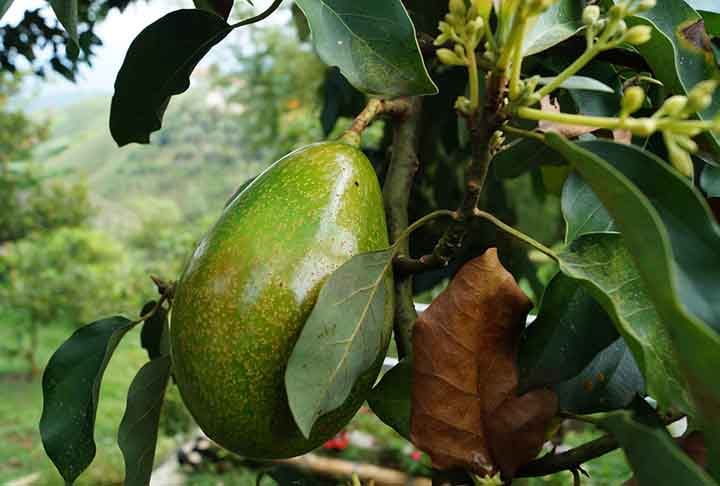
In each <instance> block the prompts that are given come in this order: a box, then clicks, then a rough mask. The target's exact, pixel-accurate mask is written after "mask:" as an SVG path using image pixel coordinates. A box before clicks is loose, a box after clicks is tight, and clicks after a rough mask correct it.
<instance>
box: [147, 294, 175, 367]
mask: <svg viewBox="0 0 720 486" xmlns="http://www.w3.org/2000/svg"><path fill="white" fill-rule="evenodd" d="M156 305H157V303H156V302H155V301H151V302H148V303H147V304H145V305H144V306H143V309H142V312H141V314H140V315H143V316H144V315H146V314H147V313H149V312H150V311H152V310H153V309H154V308H155V306H156ZM140 345H141V346H142V347H143V348H144V349H145V350H147V352H148V357H149V358H150V359H155V358H159V357H160V356H167V355H168V354H170V337H169V333H168V312H167V309H165V308H164V307H159V308H158V309H157V311H155V313H154V314H153V315H152V316H151V317H150V318H149V319H147V320H146V321H145V323H144V324H143V327H142V331H141V332H140Z"/></svg>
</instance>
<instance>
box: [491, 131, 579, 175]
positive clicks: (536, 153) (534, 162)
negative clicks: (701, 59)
mask: <svg viewBox="0 0 720 486" xmlns="http://www.w3.org/2000/svg"><path fill="white" fill-rule="evenodd" d="M543 165H567V164H566V163H565V161H564V160H563V159H562V157H561V156H560V155H558V154H557V153H556V152H555V151H554V150H552V149H551V148H550V147H548V146H547V145H545V144H544V143H542V142H539V141H537V140H534V139H531V138H520V139H517V140H514V141H513V142H511V143H510V144H508V145H507V146H505V147H504V148H503V149H502V150H501V151H500V152H498V153H497V154H496V155H495V157H494V158H493V161H492V167H493V170H494V171H495V175H497V176H498V177H500V178H501V179H514V178H515V177H519V176H521V175H523V174H524V173H525V172H527V171H529V170H531V169H533V168H535V167H540V166H543Z"/></svg>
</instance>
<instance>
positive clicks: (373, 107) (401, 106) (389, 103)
mask: <svg viewBox="0 0 720 486" xmlns="http://www.w3.org/2000/svg"><path fill="white" fill-rule="evenodd" d="M409 111H410V100H409V99H408V98H398V99H395V100H383V99H379V98H373V99H371V100H370V101H368V104H367V105H366V106H365V108H364V109H363V111H361V112H360V114H359V115H358V116H356V117H355V119H354V120H353V122H352V125H351V126H350V128H348V129H347V130H346V131H345V133H344V134H343V135H342V137H341V139H342V140H344V141H345V142H346V143H349V144H351V145H355V146H358V145H360V136H361V135H362V133H363V132H364V131H365V129H366V128H367V127H368V126H369V125H370V124H371V123H372V122H373V121H374V120H375V119H377V118H378V117H379V116H381V115H393V116H397V117H401V116H405V115H406V114H407V113H408V112H409Z"/></svg>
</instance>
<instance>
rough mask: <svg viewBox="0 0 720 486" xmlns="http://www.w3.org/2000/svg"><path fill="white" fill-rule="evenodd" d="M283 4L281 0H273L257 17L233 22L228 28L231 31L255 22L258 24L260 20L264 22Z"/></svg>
mask: <svg viewBox="0 0 720 486" xmlns="http://www.w3.org/2000/svg"><path fill="white" fill-rule="evenodd" d="M282 2H283V0H275V1H274V2H273V3H272V4H271V5H270V6H269V7H268V8H266V9H265V10H264V11H262V12H260V13H259V14H258V15H255V16H254V17H250V18H248V19H245V20H241V21H239V22H235V23H234V24H232V25H231V26H230V28H231V29H237V28H238V27H243V26H245V25H250V24H254V23H257V22H260V21H261V20H265V19H266V18H268V17H269V16H270V15H272V13H273V12H275V10H277V9H278V8H280V4H281V3H282Z"/></svg>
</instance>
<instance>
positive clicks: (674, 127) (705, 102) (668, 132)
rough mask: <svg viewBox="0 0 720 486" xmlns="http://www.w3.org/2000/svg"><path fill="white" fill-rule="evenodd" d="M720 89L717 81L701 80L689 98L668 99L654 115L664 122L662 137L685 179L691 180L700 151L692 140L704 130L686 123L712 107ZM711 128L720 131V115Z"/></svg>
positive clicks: (670, 155) (671, 159)
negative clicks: (694, 163) (689, 178)
mask: <svg viewBox="0 0 720 486" xmlns="http://www.w3.org/2000/svg"><path fill="white" fill-rule="evenodd" d="M717 88H718V82H717V81H715V80H707V81H701V82H700V83H698V84H697V85H695V87H694V88H693V89H691V90H690V92H689V93H688V95H687V96H681V95H676V96H671V97H670V98H668V99H667V100H665V102H664V103H663V105H662V106H661V107H660V109H659V110H657V112H655V114H654V115H653V119H654V120H661V121H662V122H663V123H664V128H663V138H664V140H665V146H666V147H667V150H668V158H669V159H670V162H672V164H673V166H675V168H676V169H677V170H678V171H679V172H680V173H681V174H683V175H685V176H688V177H692V175H693V164H692V158H691V155H692V154H694V153H697V151H698V145H697V143H696V142H695V141H694V140H693V139H692V137H695V136H696V135H699V134H700V133H701V132H702V131H703V129H702V128H701V127H699V126H697V125H695V124H691V123H692V122H686V120H687V119H688V118H689V117H691V116H693V115H695V114H696V113H698V112H701V111H704V110H706V109H707V108H708V107H710V105H711V104H712V99H713V94H714V93H715V91H716V90H717ZM710 129H711V130H713V131H715V132H720V116H718V117H716V118H715V120H713V122H712V125H711V128H710Z"/></svg>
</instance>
